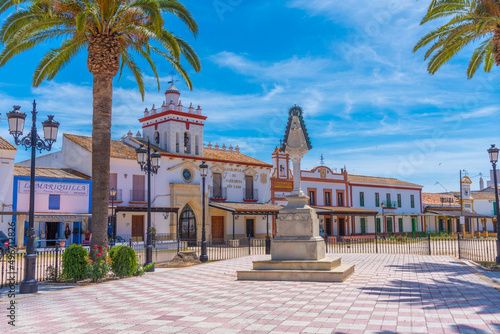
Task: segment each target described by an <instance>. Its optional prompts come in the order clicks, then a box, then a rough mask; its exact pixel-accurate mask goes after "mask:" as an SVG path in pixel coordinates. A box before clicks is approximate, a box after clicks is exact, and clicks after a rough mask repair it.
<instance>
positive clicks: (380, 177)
mask: <svg viewBox="0 0 500 334" xmlns="http://www.w3.org/2000/svg"><path fill="white" fill-rule="evenodd" d="M348 176H349V178H350V177H351V176H354V177H360V178H373V179H380V180H389V181H397V182H399V183H401V184H400V185H402V184H404V185H408V186H414V187H421V188H423V186H422V185H420V184H416V183H412V182H407V181H402V180H399V179H397V178H395V177H384V176H371V175H359V174H348ZM349 181H352V180H349ZM359 181H361V180H359ZM375 181H376V180H375ZM361 182H362V181H361ZM367 183H370V182H367Z"/></svg>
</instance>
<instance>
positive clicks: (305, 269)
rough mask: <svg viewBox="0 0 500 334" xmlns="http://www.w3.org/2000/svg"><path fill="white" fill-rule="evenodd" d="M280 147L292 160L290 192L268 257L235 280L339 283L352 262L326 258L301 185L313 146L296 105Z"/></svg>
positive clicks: (290, 115) (255, 262)
mask: <svg viewBox="0 0 500 334" xmlns="http://www.w3.org/2000/svg"><path fill="white" fill-rule="evenodd" d="M282 148H283V149H284V151H285V152H286V153H288V154H289V156H290V159H291V160H292V163H293V191H292V192H291V193H290V195H289V196H288V197H286V199H287V201H288V204H287V205H286V206H285V207H284V208H283V209H281V210H280V212H279V214H278V217H277V219H276V238H274V240H272V242H271V260H270V261H269V260H268V261H254V262H253V270H247V271H238V272H237V275H238V280H267V281H317V282H342V281H344V280H345V279H347V277H349V276H350V275H351V274H352V273H353V272H354V265H342V264H341V259H340V258H326V257H325V253H326V252H325V241H324V240H323V238H322V237H321V236H320V235H319V221H318V216H317V215H316V211H315V210H314V209H313V208H311V207H310V206H309V205H307V202H308V200H309V197H307V196H306V195H305V194H304V192H303V191H302V190H301V188H300V161H301V159H302V157H303V156H304V154H306V153H307V152H308V151H309V150H310V149H311V148H312V146H311V143H310V140H309V137H308V135H307V130H306V127H305V124H304V120H303V118H302V109H301V108H300V107H299V106H294V107H292V108H291V109H290V111H289V118H288V124H287V128H286V132H285V140H284V142H283V147H282Z"/></svg>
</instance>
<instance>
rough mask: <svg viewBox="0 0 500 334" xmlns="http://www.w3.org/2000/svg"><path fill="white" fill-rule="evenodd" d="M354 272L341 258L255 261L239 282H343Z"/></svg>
mask: <svg viewBox="0 0 500 334" xmlns="http://www.w3.org/2000/svg"><path fill="white" fill-rule="evenodd" d="M353 272H354V265H345V264H341V259H340V258H331V259H330V258H328V259H327V258H324V259H321V260H315V261H310V260H309V261H308V260H298V261H293V260H289V261H272V260H271V261H254V262H253V270H247V271H238V273H237V274H238V280H251V281H304V282H343V281H345V280H346V279H347V278H348V277H349V276H351V274H352V273H353Z"/></svg>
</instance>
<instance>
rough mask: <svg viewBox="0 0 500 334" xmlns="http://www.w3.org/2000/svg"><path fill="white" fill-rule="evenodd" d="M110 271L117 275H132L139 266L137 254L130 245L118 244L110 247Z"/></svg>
mask: <svg viewBox="0 0 500 334" xmlns="http://www.w3.org/2000/svg"><path fill="white" fill-rule="evenodd" d="M109 256H110V257H111V271H112V272H113V273H114V274H115V275H116V276H118V277H120V278H123V277H130V276H133V275H134V274H135V273H136V272H137V270H138V267H139V264H138V259H137V256H136V255H135V251H134V250H133V249H132V247H129V246H126V245H118V246H114V247H113V248H111V250H110V252H109Z"/></svg>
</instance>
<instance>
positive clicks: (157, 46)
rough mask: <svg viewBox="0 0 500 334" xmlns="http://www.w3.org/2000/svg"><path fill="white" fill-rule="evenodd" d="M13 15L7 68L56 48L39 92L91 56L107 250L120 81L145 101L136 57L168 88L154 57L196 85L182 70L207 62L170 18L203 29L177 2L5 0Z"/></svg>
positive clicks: (95, 184)
mask: <svg viewBox="0 0 500 334" xmlns="http://www.w3.org/2000/svg"><path fill="white" fill-rule="evenodd" d="M7 10H11V11H12V13H11V14H10V15H9V16H8V17H7V19H6V20H5V21H4V23H3V25H2V27H1V28H0V38H1V42H2V43H3V49H2V50H1V52H0V66H4V65H5V64H6V63H7V62H8V61H9V60H10V59H12V58H13V57H14V56H16V55H18V54H20V53H22V52H24V51H27V50H30V49H32V48H33V47H35V46H37V45H39V44H42V43H47V42H49V41H52V40H54V41H57V42H60V46H59V47H58V48H55V49H51V50H50V51H48V52H47V53H46V54H45V55H44V56H43V58H42V59H41V61H40V63H39V64H38V67H37V68H36V69H35V73H34V76H33V86H35V87H37V86H39V85H40V84H41V83H42V82H43V81H44V80H51V79H53V78H54V77H55V76H56V74H57V73H59V71H61V69H62V68H64V66H65V65H66V64H68V62H69V61H71V60H72V59H73V58H74V57H75V56H76V55H77V54H78V53H79V52H81V51H84V50H85V49H86V50H87V53H88V56H87V68H88V70H89V71H90V73H92V75H93V130H92V232H93V233H92V234H93V236H92V245H105V244H106V243H107V233H106V230H107V220H108V198H109V195H108V194H109V166H110V146H111V105H112V98H113V78H114V77H115V76H116V74H117V73H118V71H120V77H121V74H122V70H123V68H124V66H126V67H127V68H128V69H129V70H130V71H131V72H132V73H133V75H134V77H135V80H136V81H137V85H138V87H139V91H140V93H141V96H142V98H143V100H144V81H143V73H142V71H141V69H140V67H139V66H138V64H137V63H136V61H135V59H134V56H137V57H139V58H142V59H144V60H146V62H147V63H148V64H149V67H150V68H151V70H152V71H153V73H154V74H155V76H156V79H157V84H158V89H160V80H159V76H158V72H157V69H156V66H155V62H154V61H153V58H152V57H153V56H157V57H158V56H159V57H161V58H163V59H165V60H166V61H167V62H168V63H170V64H171V66H173V68H174V69H175V70H176V71H177V72H178V73H180V75H181V76H182V77H183V79H184V80H185V81H186V83H187V85H188V87H189V88H190V89H192V83H191V80H190V79H189V76H188V73H187V72H186V70H185V69H184V68H183V66H182V65H181V63H180V60H181V55H182V56H184V57H185V58H186V59H187V61H188V62H189V64H190V65H191V66H192V67H193V68H194V70H195V71H196V72H198V71H199V70H200V61H199V58H198V56H197V55H196V53H195V52H194V50H193V49H192V48H191V46H189V44H188V43H186V42H185V41H184V40H183V39H181V38H179V37H177V36H175V35H173V34H172V33H171V32H169V31H168V30H166V29H165V28H164V24H165V21H164V19H163V17H162V14H173V15H175V16H177V17H178V18H179V19H180V20H181V21H182V22H183V23H184V24H185V25H186V26H187V27H188V29H189V30H190V31H191V33H193V35H194V36H195V37H196V35H197V32H198V26H197V24H196V22H195V20H194V18H193V17H192V15H191V13H190V12H189V11H188V10H187V9H186V8H185V7H184V6H183V5H182V4H181V3H179V2H178V1H177V0H31V1H28V0H0V14H2V13H4V12H5V11H7Z"/></svg>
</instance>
